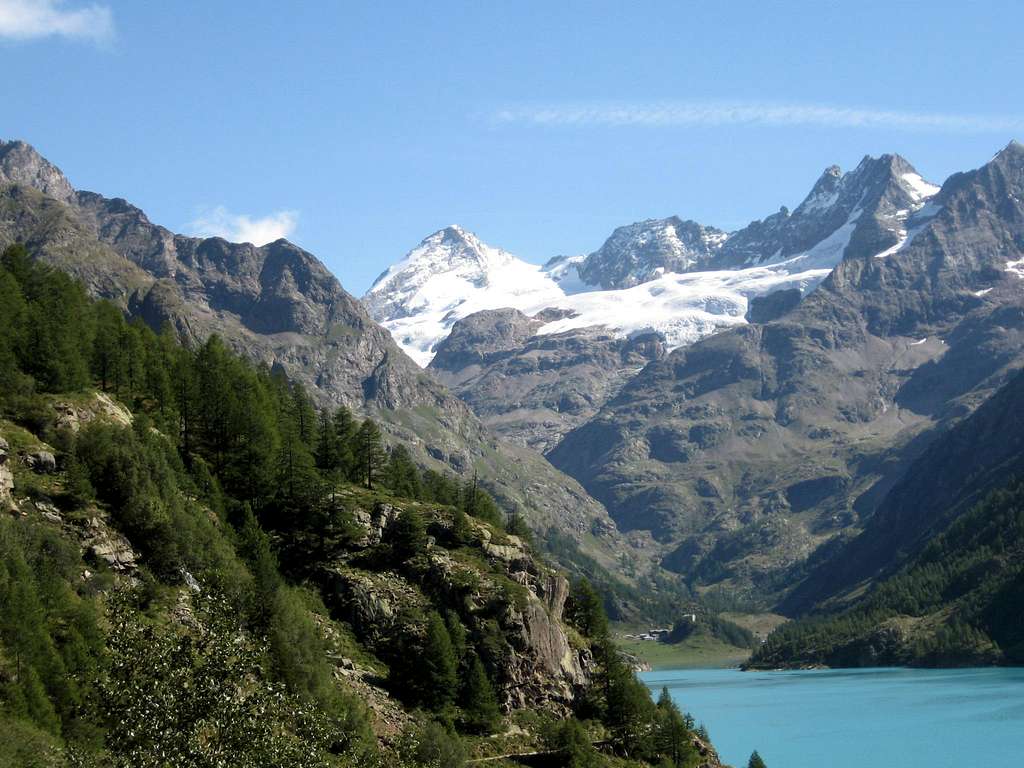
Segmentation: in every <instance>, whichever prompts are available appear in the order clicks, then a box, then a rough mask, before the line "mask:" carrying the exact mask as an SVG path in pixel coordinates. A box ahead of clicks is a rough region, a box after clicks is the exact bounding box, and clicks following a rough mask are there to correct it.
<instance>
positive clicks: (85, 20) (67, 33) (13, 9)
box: [0, 0, 114, 43]
mask: <svg viewBox="0 0 1024 768" xmlns="http://www.w3.org/2000/svg"><path fill="white" fill-rule="evenodd" d="M52 36H58V37H67V38H72V39H77V40H88V41H91V42H94V43H105V42H108V41H110V40H111V39H113V37H114V16H113V14H112V13H111V11H110V8H109V7H107V6H105V5H97V4H91V5H85V6H80V7H67V3H65V2H63V0H0V38H7V39H12V40H31V39H34V38H39V37H52Z"/></svg>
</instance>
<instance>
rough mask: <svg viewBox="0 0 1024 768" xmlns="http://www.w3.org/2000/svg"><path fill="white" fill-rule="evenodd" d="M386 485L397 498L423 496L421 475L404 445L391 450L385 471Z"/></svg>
mask: <svg viewBox="0 0 1024 768" xmlns="http://www.w3.org/2000/svg"><path fill="white" fill-rule="evenodd" d="M383 474H384V484H385V485H387V487H388V488H390V489H391V492H392V493H394V494H395V495H396V496H403V497H405V498H407V499H418V498H420V497H421V495H422V490H421V488H420V474H419V471H418V470H417V469H416V465H415V464H413V461H412V457H411V456H410V455H409V450H408V449H407V448H406V447H405V446H404V445H401V444H399V445H396V446H393V447H392V448H391V451H390V455H389V456H388V463H387V466H386V467H385V469H384V473H383Z"/></svg>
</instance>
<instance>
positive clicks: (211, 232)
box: [188, 205, 299, 245]
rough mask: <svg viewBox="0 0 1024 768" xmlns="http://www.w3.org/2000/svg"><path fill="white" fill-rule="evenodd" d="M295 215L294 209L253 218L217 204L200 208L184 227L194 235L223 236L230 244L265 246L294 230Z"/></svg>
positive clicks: (296, 213)
mask: <svg viewBox="0 0 1024 768" xmlns="http://www.w3.org/2000/svg"><path fill="white" fill-rule="evenodd" d="M298 218H299V214H298V211H275V212H274V213H271V214H269V215H267V216H263V217H256V218H253V217H252V216H249V215H247V214H244V213H231V211H229V210H228V209H227V208H225V207H224V206H222V205H218V206H217V207H215V208H210V209H207V210H205V211H202V212H201V213H200V214H199V215H198V216H197V217H196V218H195V220H193V221H192V222H190V223H189V224H188V228H189V230H190V231H191V232H192V234H194V235H196V236H197V237H223V238H224V239H225V240H230V241H231V242H233V243H252V244H253V245H266V244H267V243H272V242H273V241H275V240H278V239H280V238H282V237H288V236H289V235H290V234H291V233H292V232H294V231H295V224H296V223H297V222H298Z"/></svg>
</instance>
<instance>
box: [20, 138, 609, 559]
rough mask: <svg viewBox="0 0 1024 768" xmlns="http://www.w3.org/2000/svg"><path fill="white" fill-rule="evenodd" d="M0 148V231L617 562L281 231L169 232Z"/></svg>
mask: <svg viewBox="0 0 1024 768" xmlns="http://www.w3.org/2000/svg"><path fill="white" fill-rule="evenodd" d="M0 157H2V158H3V159H4V160H3V162H2V165H0V171H2V174H0V241H3V242H5V243H9V242H15V241H19V242H23V243H25V244H26V245H27V246H28V247H29V249H30V250H31V251H32V252H33V254H34V255H35V256H36V257H37V258H39V259H41V260H43V261H45V262H47V263H49V264H51V265H53V266H55V267H58V268H60V269H62V270H63V271H66V272H68V273H70V274H71V275H72V276H74V277H76V278H77V279H79V280H80V281H81V282H82V283H83V284H84V285H85V286H86V287H87V288H88V290H89V291H90V292H91V293H92V294H93V295H94V296H99V297H103V298H109V299H111V300H113V301H115V303H118V304H119V305H120V306H122V307H123V308H124V309H125V311H127V312H128V313H129V314H131V315H133V316H138V317H141V318H143V319H145V320H146V321H147V322H148V323H149V324H150V325H151V326H153V327H154V328H157V329H159V328H160V327H162V326H163V325H164V324H165V323H166V324H170V325H171V326H172V327H173V328H174V329H175V331H176V332H177V334H178V335H179V336H180V337H181V338H183V339H185V340H187V341H193V342H195V341H199V340H204V339H205V338H206V337H208V336H209V335H210V334H212V333H217V334H219V335H220V336H221V337H222V338H223V339H224V340H225V342H226V343H227V344H228V345H229V347H231V348H232V349H234V350H235V351H238V352H242V353H244V354H246V355H247V356H249V357H250V358H253V359H255V360H257V361H259V362H262V363H263V364H266V365H276V366H281V367H282V368H283V369H284V370H285V371H286V372H287V373H288V375H289V376H292V377H294V378H295V379H296V380H299V381H301V382H302V383H303V384H304V385H305V386H306V387H307V388H308V389H309V391H310V392H311V393H312V394H313V396H314V397H316V398H317V399H318V401H319V402H320V403H321V404H340V403H344V404H346V405H348V406H350V407H353V408H356V409H357V410H359V411H360V412H362V413H365V414H367V415H373V416H374V417H375V418H377V419H379V420H380V421H381V422H382V426H383V427H384V428H385V429H386V430H387V431H388V432H389V433H390V434H391V435H393V436H394V438H395V439H397V440H401V441H402V442H404V443H405V444H407V445H408V446H409V447H410V449H411V450H412V451H413V452H414V454H415V455H416V456H417V458H418V459H419V460H420V461H422V462H423V463H424V464H425V465H426V466H432V467H435V468H439V469H446V470H448V471H455V472H457V473H461V474H465V473H470V474H472V473H473V472H476V473H478V474H479V475H480V477H481V481H482V482H484V483H485V484H487V485H488V486H489V487H490V489H491V490H492V492H493V493H494V495H495V496H496V497H498V498H499V499H500V500H501V501H502V502H503V503H504V504H505V505H506V507H508V508H512V507H514V506H516V505H520V506H521V507H522V509H523V510H524V512H525V513H526V516H527V517H528V519H529V520H530V522H531V524H533V525H534V526H535V528H536V529H537V530H539V531H543V530H546V529H547V528H548V527H549V526H551V525H555V526H556V527H558V528H559V529H560V530H563V532H565V533H566V534H567V535H569V536H571V537H572V538H574V539H575V540H576V541H578V542H580V543H581V545H582V546H583V547H584V549H585V550H586V551H587V553H588V554H589V555H590V556H592V557H594V558H596V561H597V562H600V563H602V564H604V565H605V566H606V567H607V566H611V565H612V564H613V563H614V562H615V561H616V555H615V554H614V553H615V552H618V551H621V550H622V546H623V545H622V544H621V542H619V541H617V538H616V537H617V532H616V530H615V526H614V524H613V523H611V521H610V520H609V519H608V517H607V514H606V512H605V511H604V510H603V508H602V507H601V506H600V505H599V504H597V503H596V502H595V501H594V500H592V499H591V498H590V497H589V496H588V494H586V492H585V491H583V489H582V488H581V487H580V486H579V485H578V484H577V483H576V482H575V481H574V480H572V479H570V478H568V477H565V476H563V475H561V473H559V472H558V471H557V470H555V469H554V468H552V467H550V465H549V464H547V462H546V461H544V460H543V459H542V458H541V457H539V456H537V455H535V454H533V453H532V452H529V451H527V450H525V449H523V448H521V447H518V446H514V445H513V446H509V445H506V444H504V443H501V442H500V441H499V440H497V439H496V438H494V437H493V436H492V435H491V434H490V433H489V432H488V431H487V430H486V429H485V428H484V427H483V425H482V424H481V423H480V422H479V420H478V419H477V418H476V417H475V416H474V415H473V414H472V412H471V411H470V410H469V408H468V407H467V406H466V405H465V404H464V403H462V401H460V400H459V399H458V398H455V397H454V396H452V395H451V394H449V393H448V392H447V391H446V390H445V389H444V387H443V386H442V385H440V384H439V383H438V382H436V381H435V380H434V379H433V378H431V377H430V376H427V375H425V374H424V373H423V372H422V371H421V370H420V369H419V368H418V367H417V366H416V364H415V363H414V362H413V361H412V360H410V359H409V358H408V357H406V355H405V354H404V353H403V352H402V351H401V349H400V348H399V347H398V346H397V345H395V343H394V342H393V341H392V339H391V337H390V335H389V334H388V333H387V331H385V330H384V329H383V328H381V327H380V326H378V325H377V324H376V323H375V322H374V321H373V320H372V318H371V317H370V316H369V314H368V313H367V312H366V310H365V309H364V308H363V306H362V305H361V304H360V303H359V301H358V300H357V299H355V298H354V297H352V296H351V295H350V294H348V293H347V292H346V291H345V290H344V289H343V288H342V287H341V285H340V283H339V282H338V281H337V279H336V278H335V277H334V276H333V275H331V273H330V272H329V271H328V270H327V269H326V267H324V266H323V264H321V263H320V262H319V261H318V260H317V259H316V258H315V257H314V256H313V255H312V254H310V253H308V252H306V251H304V250H303V249H301V248H299V247H298V246H295V245H293V244H291V243H289V242H288V241H286V240H278V241H275V242H273V243H269V244H267V245H265V246H259V247H257V246H254V245H252V244H246V243H242V244H235V243H229V242H228V241H226V240H223V239H221V238H194V237H188V236H184V235H176V234H174V233H172V232H170V231H169V230H167V229H166V228H163V227H160V226H159V225H156V224H153V223H152V222H150V221H149V219H148V217H147V216H146V215H145V213H144V212H142V211H141V209H139V208H136V207H135V206H132V205H131V204H129V203H127V202H126V201H124V200H123V199H119V198H113V199H111V198H106V197H103V196H102V195H98V194H96V193H92V192H74V194H73V196H72V197H69V196H68V195H67V194H66V193H67V189H68V188H71V187H70V184H69V183H68V182H67V180H66V179H65V178H64V177H63V174H60V172H59V170H58V169H57V168H56V166H54V165H52V164H51V163H49V161H47V160H45V159H44V158H43V157H42V156H41V155H39V154H38V153H37V152H35V150H34V149H32V148H31V147H30V146H29V145H27V144H25V143H24V142H9V143H6V142H5V143H3V144H0ZM55 174H56V175H55ZM30 183H39V184H40V186H41V187H42V188H43V189H37V188H35V187H32V186H29V184H30ZM44 189H45V190H56V191H57V192H58V193H60V194H61V195H62V197H63V198H64V199H65V200H66V201H67V202H65V201H62V200H59V199H57V198H52V197H49V196H48V195H46V194H45V192H44V191H43V190H44ZM72 189H73V188H72ZM569 565H570V566H571V563H570V564H569Z"/></svg>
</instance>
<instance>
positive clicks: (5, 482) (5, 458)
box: [0, 437, 14, 511]
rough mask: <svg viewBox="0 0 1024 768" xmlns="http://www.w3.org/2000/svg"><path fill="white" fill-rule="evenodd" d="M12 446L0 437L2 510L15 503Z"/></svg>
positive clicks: (0, 497)
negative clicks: (12, 493)
mask: <svg viewBox="0 0 1024 768" xmlns="http://www.w3.org/2000/svg"><path fill="white" fill-rule="evenodd" d="M10 450H11V446H10V444H9V443H8V442H7V440H5V439H4V438H2V437H0V511H3V510H7V509H10V508H11V507H12V506H13V505H14V497H13V496H12V495H11V492H12V491H13V490H14V474H13V473H12V472H11V464H10V462H11V454H10Z"/></svg>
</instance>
